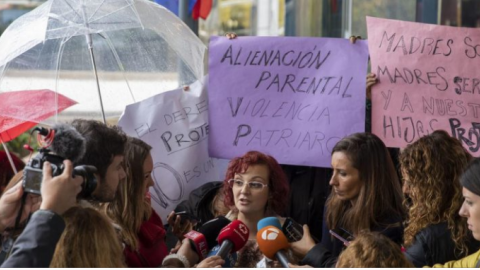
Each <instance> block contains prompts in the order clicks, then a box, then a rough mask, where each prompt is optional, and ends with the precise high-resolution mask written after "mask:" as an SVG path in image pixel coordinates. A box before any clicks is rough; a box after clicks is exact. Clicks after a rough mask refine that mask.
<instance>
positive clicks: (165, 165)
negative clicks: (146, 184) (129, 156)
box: [118, 82, 223, 221]
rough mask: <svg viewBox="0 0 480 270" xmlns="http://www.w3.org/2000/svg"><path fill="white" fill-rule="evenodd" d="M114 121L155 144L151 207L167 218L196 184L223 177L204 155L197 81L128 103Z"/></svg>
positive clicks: (204, 123)
mask: <svg viewBox="0 0 480 270" xmlns="http://www.w3.org/2000/svg"><path fill="white" fill-rule="evenodd" d="M118 125H119V126H120V127H121V128H122V129H123V130H124V131H125V133H127V135H129V136H132V137H137V138H139V139H141V140H143V141H145V142H146V143H148V144H149V145H151V146H152V147H153V149H152V151H151V154H152V157H153V162H154V169H153V172H152V177H153V179H154V182H155V185H154V186H153V187H152V188H151V189H150V193H151V196H152V207H153V208H154V209H155V210H156V212H157V213H158V214H159V215H160V216H161V217H162V218H163V220H164V221H166V220H165V219H166V216H167V215H168V214H169V213H170V212H171V211H172V210H173V209H174V208H175V207H176V206H177V204H178V203H179V202H181V201H182V200H185V199H187V198H188V195H189V194H190V192H191V191H192V190H193V189H195V188H197V187H199V186H200V185H202V184H204V183H206V182H211V181H220V180H223V177H222V176H220V175H219V171H221V169H220V168H218V167H219V166H218V165H217V160H215V159H212V158H210V157H209V155H208V145H207V144H208V140H207V138H208V133H209V127H210V125H209V123H208V100H207V97H206V90H205V89H204V86H203V84H202V83H200V82H196V83H194V84H192V85H190V89H189V90H188V91H184V90H183V89H176V90H173V91H169V92H165V93H162V94H159V95H156V96H153V97H151V98H149V99H146V100H144V101H141V102H138V103H135V104H132V105H128V106H127V107H126V108H125V112H124V114H123V115H122V117H121V118H120V120H119V121H118Z"/></svg>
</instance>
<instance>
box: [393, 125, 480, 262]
mask: <svg viewBox="0 0 480 270" xmlns="http://www.w3.org/2000/svg"><path fill="white" fill-rule="evenodd" d="M471 159H472V156H471V155H470V154H469V153H468V152H467V151H466V150H465V149H464V148H463V147H462V144H461V142H460V141H458V140H457V139H455V138H453V137H451V136H450V135H448V134H447V132H445V131H443V130H438V131H435V132H433V133H432V134H430V135H428V136H424V137H422V138H420V139H419V140H418V141H416V142H414V143H413V144H411V145H409V146H407V147H406V148H405V150H404V151H403V152H402V153H401V155H400V166H401V172H402V175H403V179H404V184H403V191H404V192H405V193H406V196H408V197H409V198H410V206H409V210H408V213H409V219H408V222H407V226H406V228H405V233H404V235H405V240H404V241H405V242H404V245H405V247H406V253H405V254H406V255H407V257H408V259H409V260H410V261H411V262H412V263H413V264H414V265H415V266H416V267H422V266H425V265H429V266H431V265H434V264H436V263H445V262H447V261H450V260H455V259H458V258H461V257H463V256H465V255H467V254H469V251H474V250H476V247H478V245H473V241H469V240H471V236H469V235H468V230H467V223H466V221H465V219H462V218H461V217H460V216H459V215H458V211H459V210H460V207H461V206H462V201H463V198H462V187H461V185H460V176H461V174H462V172H463V171H464V169H465V168H466V167H467V165H468V163H469V162H470V160H471Z"/></svg>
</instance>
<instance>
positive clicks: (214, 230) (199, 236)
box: [184, 216, 230, 264]
mask: <svg viewBox="0 0 480 270" xmlns="http://www.w3.org/2000/svg"><path fill="white" fill-rule="evenodd" d="M229 223H230V220H229V219H227V218H226V217H223V216H219V217H217V218H214V219H212V220H210V221H208V222H205V223H204V224H203V225H202V227H200V228H199V229H198V231H190V232H188V233H187V234H185V235H184V236H185V238H188V239H190V246H191V248H192V250H194V251H195V253H197V254H198V256H199V257H200V260H203V259H205V257H206V256H207V253H208V250H209V249H211V248H213V247H214V246H216V245H217V244H218V242H217V237H218V234H219V233H220V231H221V230H222V229H223V228H224V227H225V226H227V225H228V224H229ZM192 263H193V264H195V263H197V262H192Z"/></svg>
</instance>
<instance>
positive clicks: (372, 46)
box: [367, 17, 480, 156]
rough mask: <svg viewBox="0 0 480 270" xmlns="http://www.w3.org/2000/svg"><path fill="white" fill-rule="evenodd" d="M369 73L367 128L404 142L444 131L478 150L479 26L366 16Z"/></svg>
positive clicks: (395, 143) (391, 140)
mask: <svg viewBox="0 0 480 270" xmlns="http://www.w3.org/2000/svg"><path fill="white" fill-rule="evenodd" d="M367 26H368V45H369V50H370V54H371V61H372V72H373V73H375V74H376V75H377V78H378V79H379V83H378V84H377V85H376V86H374V88H373V89H372V109H373V111H372V131H373V133H375V134H376V135H378V136H379V137H380V138H381V139H382V140H383V141H384V142H385V143H386V145H387V146H391V147H405V146H406V145H407V144H409V143H412V142H414V141H415V140H417V139H418V138H420V137H422V136H425V135H427V134H430V133H432V132H433V131H435V130H440V129H442V130H445V131H447V132H448V133H450V134H451V135H452V136H454V137H456V138H458V139H459V140H460V141H462V143H463V145H464V146H465V148H466V149H468V150H469V151H470V152H471V153H473V154H475V153H477V152H478V150H479V148H480V145H479V137H480V111H479V109H480V75H479V73H478V67H480V29H474V28H459V27H449V26H437V25H431V24H421V23H412V22H403V21H395V20H386V19H378V18H371V17H367ZM476 156H478V154H476Z"/></svg>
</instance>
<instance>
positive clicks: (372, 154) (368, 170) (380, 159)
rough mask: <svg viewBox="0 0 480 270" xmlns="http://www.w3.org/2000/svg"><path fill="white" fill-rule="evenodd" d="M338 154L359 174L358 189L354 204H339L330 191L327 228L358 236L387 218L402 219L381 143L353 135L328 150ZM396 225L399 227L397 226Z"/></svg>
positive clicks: (399, 192) (397, 185)
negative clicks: (340, 229) (346, 230)
mask: <svg viewBox="0 0 480 270" xmlns="http://www.w3.org/2000/svg"><path fill="white" fill-rule="evenodd" d="M335 152H342V153H344V154H346V155H347V157H348V158H349V159H350V161H351V163H352V166H353V167H354V168H355V169H357V170H358V171H359V177H360V181H361V183H362V187H361V188H360V193H359V194H358V196H357V198H356V200H355V202H354V203H352V201H342V200H340V199H339V198H338V197H337V196H336V195H335V194H334V193H333V192H331V193H330V196H329V198H328V200H327V211H326V215H327V225H328V227H329V228H331V229H334V228H337V227H339V226H342V227H344V228H345V229H348V230H350V231H351V232H352V233H353V234H358V233H359V232H360V231H363V230H370V229H371V228H372V227H374V226H376V225H382V226H388V225H397V224H382V223H381V222H382V220H385V219H387V218H388V217H389V216H394V217H395V216H398V217H399V219H400V218H403V217H404V214H405V213H404V208H403V206H402V200H403V196H402V190H401V186H400V181H399V180H398V175H397V172H396V170H395V167H394V166H393V162H392V159H391V158H390V155H389V153H388V150H387V148H386V147H385V144H384V143H383V142H382V140H380V138H378V137H377V136H375V135H374V134H371V133H355V134H353V135H350V136H348V137H345V138H343V139H342V140H340V141H339V142H338V143H337V144H336V145H335V147H334V148H333V150H332V155H333V153H335ZM398 225H399V226H400V225H401V224H398Z"/></svg>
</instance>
